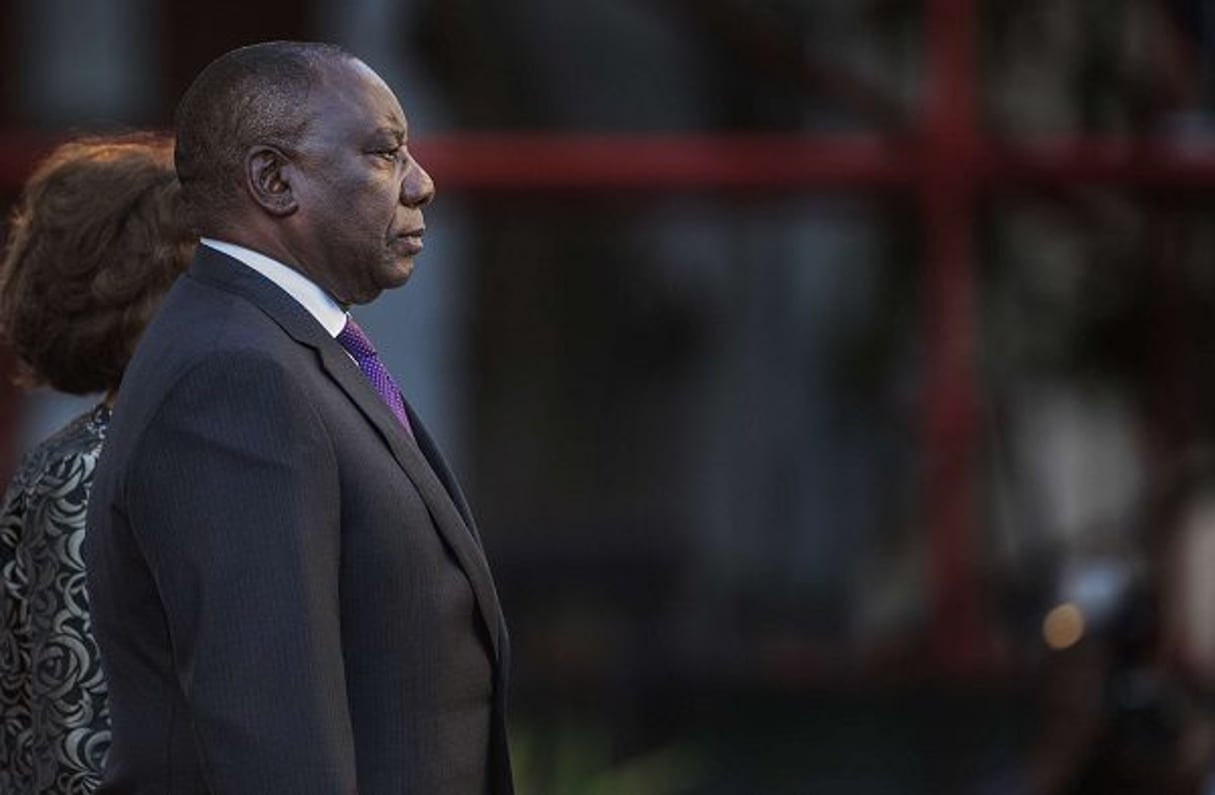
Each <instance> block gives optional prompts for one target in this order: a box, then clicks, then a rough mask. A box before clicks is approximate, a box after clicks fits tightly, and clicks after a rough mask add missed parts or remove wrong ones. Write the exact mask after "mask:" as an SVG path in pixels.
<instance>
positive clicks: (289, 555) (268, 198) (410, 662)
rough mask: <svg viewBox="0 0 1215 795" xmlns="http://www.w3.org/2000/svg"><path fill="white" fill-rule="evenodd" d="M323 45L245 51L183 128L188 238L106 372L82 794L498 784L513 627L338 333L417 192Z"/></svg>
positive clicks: (378, 276) (376, 106)
mask: <svg viewBox="0 0 1215 795" xmlns="http://www.w3.org/2000/svg"><path fill="white" fill-rule="evenodd" d="M407 133H408V128H407V125H406V118H405V114H404V113H403V112H402V110H401V106H400V105H399V103H398V102H397V99H396V97H395V96H394V95H393V93H392V91H391V90H390V89H389V88H388V86H387V85H385V84H384V82H383V81H382V80H381V79H380V78H379V77H378V76H377V75H376V74H375V73H374V72H373V71H372V70H371V69H370V68H368V67H367V66H366V65H365V64H363V63H362V62H361V61H359V60H357V59H356V58H354V57H352V56H350V55H349V54H347V53H345V52H343V51H341V50H339V49H337V48H334V47H331V46H328V45H318V44H302V43H292V42H275V43H267V44H260V45H254V46H252V47H246V48H242V49H239V50H235V51H233V52H230V53H228V54H226V55H224V56H222V57H220V58H219V59H217V60H216V61H215V62H214V63H212V64H211V65H210V66H208V67H207V68H206V69H205V70H204V71H203V72H202V73H201V74H200V75H199V76H198V78H197V79H196V80H195V82H194V84H193V85H192V86H191V87H190V89H189V90H188V91H187V93H186V94H185V96H184V97H183V99H182V102H181V104H180V106H179V108H178V112H177V151H176V159H177V169H178V173H179V176H180V179H181V182H182V187H183V196H184V199H185V202H186V206H187V210H188V211H189V213H190V217H191V219H192V221H193V222H194V224H195V226H196V228H197V230H198V231H199V233H200V234H201V236H202V237H201V245H200V246H199V250H198V254H197V256H196V258H195V260H194V263H193V265H192V266H191V268H190V270H189V272H188V273H187V275H185V276H184V277H182V279H181V280H180V281H179V282H178V283H177V284H176V285H175V286H174V288H173V289H172V291H171V292H170V294H169V296H168V297H167V298H166V300H165V302H164V304H163V306H162V310H161V312H160V313H159V315H158V316H157V318H156V319H155V320H154V321H153V323H152V324H151V325H150V326H149V327H148V330H147V332H146V333H145V335H144V338H143V341H142V342H141V343H140V346H139V348H138V350H137V352H136V354H135V356H134V359H133V360H132V362H131V364H130V366H129V368H128V369H127V372H126V376H125V378H124V380H123V383H122V387H121V389H120V394H119V399H118V404H117V406H116V407H115V410H114V415H113V421H112V424H111V426H110V430H109V434H108V437H107V439H106V443H105V448H104V452H103V455H102V460H101V462H100V463H99V465H98V468H97V473H96V481H95V485H94V488H93V496H92V501H91V504H90V506H89V523H88V535H87V542H86V558H87V563H88V567H89V571H88V585H89V591H90V595H91V597H92V607H93V628H94V631H95V633H96V635H97V638H98V641H99V643H100V646H101V651H102V660H103V664H104V667H105V670H106V674H107V676H108V678H109V683H110V704H111V710H112V718H113V745H112V747H111V750H110V756H109V762H108V765H107V771H106V778H105V783H104V784H103V786H102V788H101V790H100V791H101V792H103V793H105V792H111V793H124V794H127V793H155V794H156V795H167V794H170V793H172V794H174V795H175V794H176V793H204V792H205V793H216V794H217V795H218V794H220V793H224V794H226V793H241V794H242V795H255V794H256V795H261V794H262V793H292V795H300V794H302V793H355V792H358V793H363V795H378V794H379V793H385V794H387V793H425V795H436V794H443V793H448V794H450V795H472V794H473V793H476V794H477V795H480V794H481V793H509V792H511V790H512V784H511V775H510V762H509V757H508V753H507V748H506V728H505V714H504V713H505V697H506V696H505V692H506V670H507V662H508V660H507V657H508V647H507V636H506V630H505V626H504V624H503V620H502V616H501V612H500V608H499V605H498V599H497V596H496V594H495V590H494V585H493V581H492V579H491V577H490V572H489V568H488V565H487V563H486V560H485V557H484V554H483V551H482V547H481V544H480V540H479V538H478V536H477V532H476V529H475V527H474V525H473V520H472V516H471V514H470V512H469V509H468V506H467V504H466V503H465V501H464V498H463V497H462V496H461V493H460V489H459V487H458V486H457V484H456V481H455V478H454V477H453V476H452V474H451V472H450V471H449V470H448V469H447V467H446V465H445V464H444V463H443V459H442V457H441V456H440V455H439V452H438V450H437V449H436V447H435V445H434V442H433V441H432V440H431V438H430V437H429V435H428V434H427V432H426V429H425V427H424V426H423V425H422V423H421V422H420V421H419V419H418V418H417V416H416V415H414V414H413V413H412V412H410V411H409V410H408V408H407V406H406V405H405V403H404V401H403V399H402V397H401V395H400V392H399V391H398V390H397V389H396V386H395V382H394V381H393V380H392V376H391V375H390V374H388V373H387V371H386V370H385V369H384V368H383V365H382V364H381V363H380V362H379V361H378V358H377V357H376V356H375V353H374V349H373V347H372V346H371V344H370V341H369V340H367V339H366V337H365V335H363V334H362V332H361V330H360V329H358V327H357V324H355V323H354V322H353V320H352V319H350V318H349V317H348V315H347V314H346V311H345V310H346V307H348V306H349V305H351V304H361V303H366V302H368V301H371V300H372V299H374V298H375V297H376V296H377V295H378V294H379V293H380V292H381V291H383V290H385V289H389V288H393V287H398V286H400V285H402V284H404V282H405V281H406V280H407V279H408V278H409V275H410V273H411V271H412V269H413V265H414V258H415V256H416V255H417V254H418V253H419V252H420V251H421V249H422V234H423V230H424V226H423V218H422V207H423V205H425V204H426V203H427V202H428V201H429V200H430V199H431V197H432V195H433V192H434V187H433V184H432V183H431V180H430V177H429V176H428V175H427V174H426V172H425V171H423V170H422V168H421V166H419V165H418V163H417V162H416V161H415V160H414V159H413V158H412V157H411V155H410V154H409V150H408V148H407Z"/></svg>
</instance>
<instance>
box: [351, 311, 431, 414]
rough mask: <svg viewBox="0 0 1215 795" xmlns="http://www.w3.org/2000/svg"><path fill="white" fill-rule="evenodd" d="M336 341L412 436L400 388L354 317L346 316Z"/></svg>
mask: <svg viewBox="0 0 1215 795" xmlns="http://www.w3.org/2000/svg"><path fill="white" fill-rule="evenodd" d="M337 341H338V342H340V343H341V345H342V347H343V348H345V349H346V351H347V352H348V353H349V354H350V355H351V356H353V357H354V360H355V362H357V363H358V365H359V369H360V370H362V371H363V375H365V376H367V380H368V381H370V382H371V386H372V387H373V388H374V389H375V391H376V392H377V393H378V394H379V396H380V397H381V398H383V399H384V402H385V403H387V404H388V408H390V409H392V413H393V414H395V415H396V416H397V419H398V420H400V421H401V425H403V426H405V430H406V431H408V432H409V435H410V436H413V428H411V427H410V426H409V417H408V415H406V413H405V401H403V400H402V399H401V390H400V389H398V388H397V382H396V381H395V380H393V378H392V374H391V373H389V372H388V368H387V367H385V366H384V363H383V362H381V361H380V357H379V355H378V354H377V353H376V352H375V346H374V345H372V344H371V340H369V339H367V335H366V334H364V333H363V329H361V328H359V324H358V323H355V322H354V318H352V317H347V318H346V325H345V326H344V327H343V328H342V332H341V333H340V334H338V335H337Z"/></svg>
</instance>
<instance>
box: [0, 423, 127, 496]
mask: <svg viewBox="0 0 1215 795" xmlns="http://www.w3.org/2000/svg"><path fill="white" fill-rule="evenodd" d="M109 421H110V410H109V408H108V407H107V406H106V405H105V404H104V403H102V404H99V405H97V406H96V407H94V408H93V409H91V410H90V411H87V412H85V413H84V414H81V415H80V416H78V417H76V418H75V419H73V420H71V421H70V422H68V423H67V424H66V425H64V426H63V427H62V428H60V429H59V430H57V431H56V432H55V433H53V434H51V435H50V436H48V437H47V438H46V439H44V440H43V441H41V442H39V443H38V444H37V445H35V446H34V447H33V448H32V449H31V450H30V451H29V452H27V453H26V454H25V456H24V458H22V460H21V464H20V465H19V466H18V468H17V472H16V474H15V475H14V476H13V479H12V482H11V484H10V486H9V490H8V491H9V499H11V498H12V497H13V496H14V495H15V494H17V493H22V492H29V491H34V490H37V489H38V487H39V484H40V483H41V482H42V481H43V479H44V478H45V477H46V476H47V474H48V473H52V472H59V471H63V470H64V468H65V467H66V468H67V469H69V470H70V469H75V468H76V467H75V466H74V465H76V464H78V463H80V462H81V461H83V460H84V459H95V458H96V456H97V454H98V452H100V450H101V444H102V442H103V441H104V440H105V431H106V427H107V426H108V425H109ZM8 501H9V500H6V502H8Z"/></svg>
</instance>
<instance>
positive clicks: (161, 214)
mask: <svg viewBox="0 0 1215 795" xmlns="http://www.w3.org/2000/svg"><path fill="white" fill-rule="evenodd" d="M179 201H180V191H179V186H178V184H177V179H176V175H175V172H174V170H173V142H172V139H171V138H168V137H166V136H159V135H155V134H151V133H138V134H130V135H123V136H113V137H95V138H82V139H79V140H75V141H71V142H68V143H66V144H63V145H61V146H60V147H59V148H57V149H56V150H55V151H54V152H52V153H51V155H50V156H49V157H48V158H47V159H46V160H45V161H44V162H43V163H41V164H40V165H39V166H38V168H37V169H36V170H35V171H34V173H33V175H32V176H31V177H30V178H29V180H28V182H27V183H26V185H25V190H24V193H23V195H22V198H21V200H20V203H19V204H18V205H17V207H16V208H15V210H14V214H13V216H12V220H11V225H10V231H9V243H8V247H7V251H6V253H5V256H4V261H3V266H2V270H0V330H2V332H3V336H4V340H5V342H7V343H8V344H9V345H11V346H12V348H13V350H14V351H15V353H16V354H17V357H18V360H19V365H20V374H19V378H20V382H21V384H22V385H23V386H28V387H33V386H43V385H45V386H50V387H52V388H54V389H57V390H59V391H62V392H67V393H71V394H76V395H90V394H97V393H100V394H102V398H101V400H100V402H99V403H98V404H97V405H96V406H95V407H94V408H93V409H92V410H91V411H89V412H87V413H86V414H84V415H82V416H80V417H77V418H76V419H74V420H73V421H71V422H70V423H68V424H67V425H66V426H65V427H63V428H62V429H60V430H59V431H58V432H56V433H55V434H53V435H52V436H51V437H50V438H48V439H46V440H45V441H43V442H42V443H41V444H39V445H38V446H36V447H35V448H34V449H32V450H31V451H30V452H29V453H28V454H27V455H26V456H25V458H24V460H23V461H22V463H21V466H20V468H19V469H18V471H17V473H16V474H15V475H14V477H13V480H12V482H11V484H10V485H9V488H8V492H7V494H6V496H5V498H4V504H3V509H2V511H0V792H3V793H4V794H5V795H26V794H27V793H28V795H34V794H35V793H39V794H40V795H41V794H44V793H87V792H91V791H92V790H93V789H94V788H95V787H96V786H97V785H98V783H99V782H100V779H101V771H102V766H103V763H104V758H105V755H106V751H107V748H108V746H109V735H110V732H109V718H108V709H107V701H106V690H107V687H106V682H105V679H104V678H103V675H102V670H101V667H100V663H99V659H98V652H97V646H96V643H95V642H94V640H93V637H92V634H91V628H90V623H91V622H90V616H89V607H88V599H87V597H86V594H85V588H84V580H85V574H84V562H83V559H82V557H81V543H82V540H83V537H84V532H85V523H84V517H85V504H86V502H87V500H88V497H89V492H90V490H91V488H92V482H93V471H94V467H95V465H96V463H97V458H98V454H99V452H100V450H101V446H102V444H103V442H104V440H105V434H106V427H107V425H108V423H109V418H110V406H111V405H112V403H113V402H114V398H115V395H116V393H117V390H118V388H119V384H120V382H121V381H122V375H123V371H124V369H125V368H126V364H127V361H128V360H129V359H130V356H131V353H132V351H133V350H134V349H135V345H136V342H137V341H138V339H139V336H140V334H141V333H142V331H143V329H144V326H145V325H146V323H147V322H148V319H149V318H150V317H151V315H152V314H153V312H154V310H155V309H156V307H157V305H158V303H159V301H160V299H161V297H162V296H163V294H164V292H165V291H166V289H167V288H168V287H169V285H170V284H171V283H172V282H173V280H174V279H176V278H177V276H178V275H179V274H180V273H181V271H182V270H184V268H185V266H186V263H187V262H188V261H189V257H190V255H191V252H192V251H193V247H194V241H193V239H192V237H191V236H190V235H189V233H188V230H187V227H186V225H185V224H184V223H183V221H182V218H181V214H180V207H179V205H178V202H179Z"/></svg>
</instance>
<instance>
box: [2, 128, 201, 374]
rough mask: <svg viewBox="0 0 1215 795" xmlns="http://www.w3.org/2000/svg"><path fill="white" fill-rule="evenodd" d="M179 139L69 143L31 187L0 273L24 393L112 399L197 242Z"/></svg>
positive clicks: (149, 136)
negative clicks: (179, 169) (177, 155)
mask: <svg viewBox="0 0 1215 795" xmlns="http://www.w3.org/2000/svg"><path fill="white" fill-rule="evenodd" d="M180 201H181V197H180V186H179V185H178V182H177V177H176V174H175V172H174V170H173V139H172V138H171V137H169V136H166V135H159V134H155V133H136V134H129V135H122V136H115V137H96V138H82V139H78V140H74V141H71V142H68V143H65V144H63V145H61V146H59V147H58V148H57V149H55V151H54V152H52V153H51V154H50V155H49V156H48V157H47V158H46V160H44V161H43V162H42V163H41V164H39V166H38V167H37V169H36V170H35V171H34V173H33V175H31V176H30V178H29V180H28V181H27V182H26V184H25V190H24V192H23V194H22V196H21V200H20V202H19V203H18V204H17V206H16V208H15V209H14V211H13V215H12V219H11V222H10V226H9V238H8V246H7V250H6V251H5V254H4V261H3V264H0V334H2V335H3V337H4V338H5V339H6V340H7V341H8V343H9V344H10V345H11V346H12V348H13V350H14V352H15V353H16V354H17V357H18V359H19V367H20V370H19V373H18V382H19V383H21V384H22V385H24V386H36V385H40V384H49V385H50V386H52V387H54V388H55V389H58V390H60V391H63V392H70V393H73V394H88V393H92V392H101V391H108V390H114V389H117V388H118V384H119V382H120V381H121V380H122V373H123V370H124V369H125V368H126V365H127V362H128V361H129V360H130V358H131V354H132V353H133V352H134V350H135V344H136V343H137V342H138V341H139V336H140V334H142V333H143V329H144V326H145V325H147V323H148V320H149V319H150V318H151V316H152V313H153V312H154V310H155V308H156V306H157V304H158V303H159V301H160V299H161V297H162V296H163V294H164V292H165V290H167V289H168V287H169V285H170V284H172V283H173V281H174V280H175V279H176V278H177V276H178V275H179V274H180V273H181V272H182V271H183V270H184V269H185V267H186V265H187V264H188V262H189V260H190V257H191V255H192V253H193V250H194V245H195V242H196V240H195V238H194V237H193V235H192V234H191V233H190V232H189V230H188V228H187V225H186V224H185V223H184V221H183V217H182V212H181V207H180Z"/></svg>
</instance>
